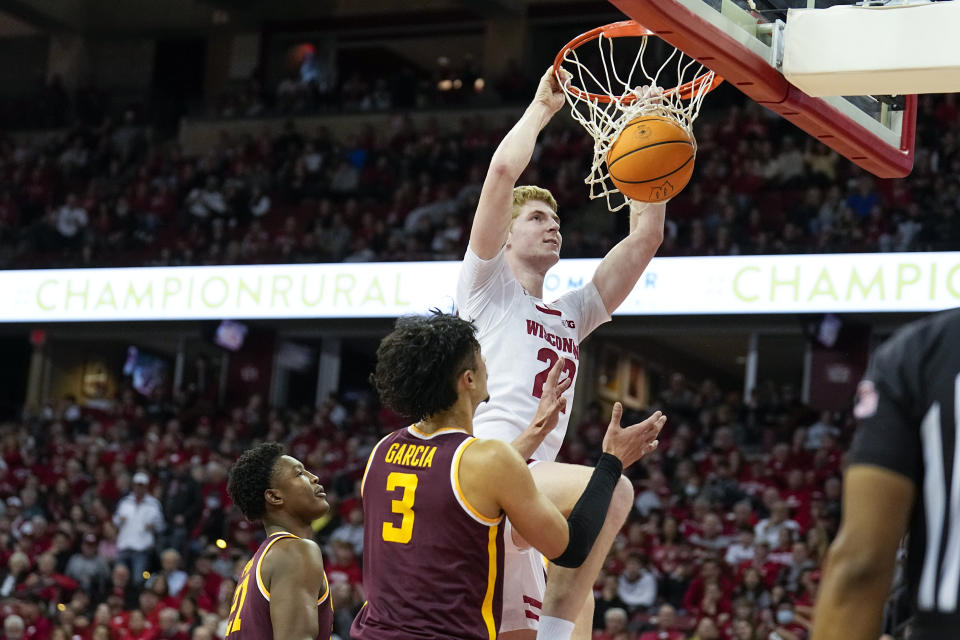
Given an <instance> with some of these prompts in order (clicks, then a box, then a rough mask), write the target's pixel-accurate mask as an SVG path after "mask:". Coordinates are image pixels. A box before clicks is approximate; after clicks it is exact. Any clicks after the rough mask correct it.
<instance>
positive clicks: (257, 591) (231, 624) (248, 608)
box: [226, 531, 333, 640]
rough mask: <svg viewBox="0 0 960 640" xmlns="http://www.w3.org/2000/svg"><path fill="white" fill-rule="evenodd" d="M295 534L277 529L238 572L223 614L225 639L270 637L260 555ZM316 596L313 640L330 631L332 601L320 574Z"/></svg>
mask: <svg viewBox="0 0 960 640" xmlns="http://www.w3.org/2000/svg"><path fill="white" fill-rule="evenodd" d="M284 538H296V539H298V540H299V537H298V536H295V535H293V534H292V533H287V532H285V531H281V532H280V533H274V534H273V535H271V536H269V537H268V538H267V539H266V540H264V541H263V544H261V545H260V548H259V549H257V552H256V553H255V554H253V557H252V558H250V562H248V563H247V564H246V566H245V567H244V568H243V571H242V572H241V573H240V581H239V582H237V589H236V591H234V592H233V604H232V605H231V607H230V615H229V616H227V636H226V637H227V638H228V639H229V640H272V638H273V624H272V623H271V622H270V592H269V591H267V586H266V585H265V584H263V578H261V577H260V566H261V565H262V564H263V558H264V556H266V555H267V552H268V551H270V548H271V547H272V546H273V545H274V543H275V542H276V541H277V540H283V539H284ZM319 595H320V597H319V599H318V600H317V619H318V620H319V622H320V633H319V635H317V640H328V639H329V638H330V635H331V633H332V632H333V605H332V604H331V602H330V584H329V583H328V582H327V577H326V576H324V577H323V593H321V594H319Z"/></svg>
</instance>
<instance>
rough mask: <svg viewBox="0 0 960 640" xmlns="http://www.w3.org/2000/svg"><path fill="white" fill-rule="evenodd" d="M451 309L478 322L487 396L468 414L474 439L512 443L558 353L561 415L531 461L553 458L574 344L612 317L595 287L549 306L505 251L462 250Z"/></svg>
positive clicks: (563, 426)
mask: <svg viewBox="0 0 960 640" xmlns="http://www.w3.org/2000/svg"><path fill="white" fill-rule="evenodd" d="M457 309H458V313H459V314H460V316H461V317H462V318H464V319H467V320H472V321H473V322H474V323H475V324H476V326H477V339H478V340H479V341H480V348H481V350H482V352H483V356H484V358H485V359H486V362H487V390H488V391H489V392H490V401H489V402H485V403H483V404H481V405H480V406H479V407H478V408H477V412H476V414H475V415H474V417H473V432H474V434H475V435H476V436H477V437H479V438H496V439H497V440H504V441H506V442H510V441H512V440H513V439H514V438H516V437H517V436H518V435H520V434H521V433H522V432H523V430H524V429H526V428H527V427H528V426H529V425H530V422H531V421H532V420H533V416H534V415H535V414H536V411H537V405H538V404H539V403H540V396H541V394H542V390H543V384H544V382H546V380H547V374H548V373H549V371H550V369H551V368H552V367H553V365H554V363H556V361H557V358H558V357H559V356H563V357H564V358H566V366H565V367H564V370H563V372H562V373H561V380H562V379H563V378H565V377H568V376H569V377H572V378H573V382H572V384H571V385H570V388H569V389H567V391H566V393H565V394H564V397H566V399H567V409H566V412H564V413H561V414H560V420H559V422H558V423H557V427H556V429H554V430H553V431H552V432H550V433H549V434H547V437H546V438H544V440H543V443H542V444H541V445H540V446H539V447H538V448H537V450H536V451H535V452H534V454H533V459H534V460H547V461H553V460H555V459H556V457H557V452H558V451H560V445H561V444H563V437H564V435H565V434H566V433H567V423H568V422H569V421H570V410H571V409H572V407H573V392H574V387H575V386H576V381H577V369H578V368H579V366H580V342H581V341H583V339H584V338H586V337H587V336H588V335H589V334H590V332H591V331H593V330H594V329H596V328H597V327H598V326H600V325H601V324H603V323H604V322H607V321H609V320H610V314H609V313H607V309H606V307H605V306H604V304H603V300H601V298H600V293H599V292H598V291H597V288H596V287H595V286H594V284H593V282H589V283H587V284H586V285H584V286H583V287H581V288H579V289H576V290H575V291H571V292H569V293H567V294H565V295H563V296H561V297H560V298H559V299H557V300H556V301H554V302H551V303H549V304H547V303H544V302H543V300H541V299H539V298H534V297H533V296H531V295H529V294H528V293H527V292H526V291H525V290H524V289H523V287H522V286H520V283H519V282H517V279H516V278H515V277H514V276H513V272H512V271H511V270H510V267H509V265H508V264H507V259H506V256H505V254H504V249H501V250H500V253H498V254H497V255H496V257H494V258H492V259H490V260H481V259H480V258H479V257H478V256H477V254H475V253H474V252H473V250H472V249H470V248H468V249H467V254H466V255H465V256H464V258H463V265H462V267H461V269H460V278H459V280H458V282H457Z"/></svg>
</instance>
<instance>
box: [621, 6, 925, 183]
mask: <svg viewBox="0 0 960 640" xmlns="http://www.w3.org/2000/svg"><path fill="white" fill-rule="evenodd" d="M610 1H611V3H612V4H614V5H615V6H617V7H618V8H619V9H620V10H621V11H623V13H625V14H626V15H627V16H629V17H631V18H633V19H634V20H636V21H637V22H639V23H640V24H642V25H643V26H645V27H647V28H648V29H650V30H651V31H653V32H654V33H655V34H656V35H657V36H658V37H660V38H662V39H663V40H665V41H667V42H668V43H670V44H671V45H673V46H675V47H677V48H678V49H680V50H681V51H684V52H685V53H686V54H687V55H689V56H691V57H692V58H695V59H696V60H697V61H698V62H700V63H702V64H703V65H705V66H706V67H708V68H710V69H711V70H713V71H714V72H716V73H717V74H718V75H720V76H723V77H724V78H725V79H726V80H727V81H728V82H730V83H731V84H733V85H734V86H735V87H737V88H738V89H739V90H740V91H742V92H743V93H745V94H746V95H747V96H748V97H750V98H751V99H752V100H754V101H755V102H758V103H759V104H762V105H763V106H765V107H767V108H768V109H770V110H772V111H774V112H776V113H778V114H780V115H781V116H783V117H784V118H786V119H787V120H789V121H791V122H792V123H794V124H795V125H797V126H798V127H800V128H801V129H803V130H804V131H806V132H807V133H809V134H810V135H811V136H813V137H815V138H816V139H818V140H820V141H821V142H823V143H824V144H825V145H827V146H828V147H830V148H831V149H833V150H834V151H836V152H837V153H839V154H841V155H843V156H845V157H847V158H849V159H850V160H851V161H852V162H854V163H855V164H857V165H858V166H860V167H862V168H863V169H865V170H867V171H869V172H870V173H873V174H874V175H876V176H878V177H881V178H899V177H903V176H905V175H907V174H909V173H910V171H911V169H912V168H913V148H914V136H915V132H916V110H917V96H916V95H910V96H869V95H865V96H829V97H821V98H815V97H811V96H809V95H807V94H806V93H804V92H803V91H801V90H800V89H799V88H797V87H796V86H794V85H792V84H791V83H790V82H789V81H788V80H787V79H786V77H785V76H784V75H783V72H782V71H781V65H782V60H783V31H784V29H783V27H784V26H785V23H786V19H787V9H788V8H791V7H792V8H800V7H805V6H807V3H806V1H805V0H753V1H752V2H750V4H751V5H753V6H748V5H747V0H735V1H734V0H610ZM821 1H822V0H821ZM788 3H789V7H788ZM829 4H838V3H837V2H829ZM843 4H847V3H843ZM810 6H812V0H811V5H810ZM820 6H822V4H821V5H820ZM754 7H755V8H754Z"/></svg>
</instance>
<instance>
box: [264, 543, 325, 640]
mask: <svg viewBox="0 0 960 640" xmlns="http://www.w3.org/2000/svg"><path fill="white" fill-rule="evenodd" d="M269 558H270V620H271V623H272V624H273V637H274V638H284V639H287V638H289V640H316V638H317V636H318V635H319V634H320V622H319V619H318V618H317V600H318V599H319V598H320V596H321V592H322V590H323V589H324V577H323V575H324V574H323V555H322V554H321V553H320V547H318V546H317V544H316V543H315V542H314V541H313V540H302V539H301V540H295V539H291V540H282V541H280V542H278V543H277V547H276V549H274V551H273V553H271V554H270V556H269ZM327 597H328V598H329V597H330V596H329V594H328V595H327Z"/></svg>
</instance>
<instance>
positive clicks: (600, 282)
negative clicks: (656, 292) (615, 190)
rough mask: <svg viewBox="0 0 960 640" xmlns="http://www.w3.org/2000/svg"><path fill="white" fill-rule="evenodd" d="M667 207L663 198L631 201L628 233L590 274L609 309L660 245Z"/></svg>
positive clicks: (619, 301) (633, 283) (631, 285)
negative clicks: (652, 200) (652, 201)
mask: <svg viewBox="0 0 960 640" xmlns="http://www.w3.org/2000/svg"><path fill="white" fill-rule="evenodd" d="M666 210H667V205H666V203H665V202H657V203H649V204H648V203H645V202H636V201H634V200H631V201H630V234H629V235H627V237H626V238H624V239H623V240H621V241H620V242H618V243H617V245H616V246H615V247H613V249H611V250H610V251H609V253H607V255H606V256H605V257H604V258H603V260H602V261H601V262H600V266H599V267H597V271H596V272H595V273H594V274H593V285H594V286H595V287H596V288H597V291H598V292H599V293H600V299H601V300H603V305H604V306H605V307H606V308H607V312H608V313H611V314H612V313H613V312H614V311H616V310H617V308H618V307H619V306H620V305H621V304H623V301H624V300H626V298H627V296H628V295H630V292H631V291H633V288H634V287H635V286H636V284H637V281H638V280H639V279H640V276H641V275H642V274H643V270H644V269H646V268H647V265H648V264H650V260H652V259H653V256H654V255H656V253H657V249H659V248H660V244H661V243H662V242H663V222H664V217H665V216H666Z"/></svg>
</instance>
